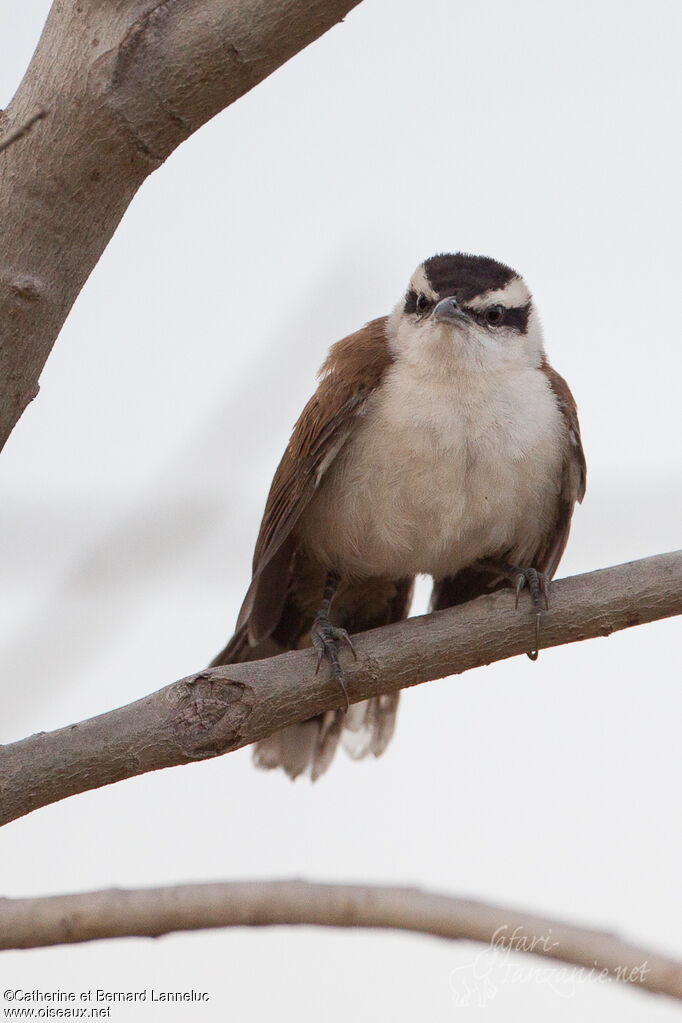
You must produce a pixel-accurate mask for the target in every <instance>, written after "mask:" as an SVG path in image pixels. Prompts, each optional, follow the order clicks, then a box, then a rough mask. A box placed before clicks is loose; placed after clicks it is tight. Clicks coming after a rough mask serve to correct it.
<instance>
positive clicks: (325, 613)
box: [310, 572, 358, 710]
mask: <svg viewBox="0 0 682 1023" xmlns="http://www.w3.org/2000/svg"><path fill="white" fill-rule="evenodd" d="M338 585H339V577H338V576H337V575H335V574H334V573H333V572H327V578H326V580H325V584H324V593H323V594H322V603H321V605H320V610H319V611H318V612H317V614H316V615H315V621H314V622H313V626H312V629H311V630H310V636H311V639H312V641H313V646H314V647H315V649H316V650H317V667H316V669H315V674H316V675H317V673H318V671H319V670H320V665H321V664H322V658H323V657H324V658H326V659H327V660H328V661H329V666H330V668H331V671H332V675H333V676H334V678H335V679H336V681H337V682H338V683H339V685H340V686H341V691H342V693H343V698H344V700H345V703H346V710H348V707H349V706H350V704H349V701H348V693H347V691H346V678H345V675H344V674H343V668H342V667H341V662H340V661H339V643H345V644H346V646H348V647H350V649H351V651H352V653H353V657H354V658H355V660H356V661H357V659H358V655H357V654H356V652H355V647H354V646H353V643H352V641H351V638H350V636H349V635H348V633H347V632H346V630H345V629H337V628H336V626H334V625H332V623H331V622H330V620H329V612H330V610H331V606H332V601H333V599H334V594H335V593H336V591H337V589H338Z"/></svg>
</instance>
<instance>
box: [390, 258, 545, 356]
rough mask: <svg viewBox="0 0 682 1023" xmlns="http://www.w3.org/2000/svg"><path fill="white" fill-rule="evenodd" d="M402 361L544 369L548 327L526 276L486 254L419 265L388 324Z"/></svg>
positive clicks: (428, 261)
mask: <svg viewBox="0 0 682 1023" xmlns="http://www.w3.org/2000/svg"><path fill="white" fill-rule="evenodd" d="M388 335H389V343H390V345H391V348H392V349H393V351H394V354H395V355H396V357H399V358H408V359H409V360H410V361H414V362H417V363H420V364H422V365H423V366H429V365H431V366H433V368H434V369H435V368H436V366H439V367H440V368H441V369H443V370H445V371H447V370H448V369H451V370H453V371H458V370H462V369H465V368H466V367H468V366H470V367H471V368H479V369H486V368H488V367H489V368H493V367H494V366H499V367H500V368H503V367H504V366H510V365H517V366H523V365H527V366H539V365H540V363H541V361H542V359H543V357H544V349H543V343H542V328H541V326H540V321H539V318H538V316H537V313H536V312H535V309H534V307H533V299H532V296H531V293H530V291H529V289H528V287H527V286H526V284H525V282H524V280H523V278H522V277H520V276H519V275H518V274H517V273H516V272H515V271H514V270H512V269H510V267H508V266H505V265H504V264H503V263H498V262H497V261H496V260H494V259H490V258H489V257H487V256H470V255H467V254H465V253H456V254H455V255H451V254H447V255H438V256H432V257H431V258H430V259H427V260H425V261H424V262H423V263H421V264H420V265H419V266H418V267H417V269H416V270H415V272H414V273H413V274H412V278H411V280H410V283H409V285H408V287H407V291H406V293H405V295H404V297H403V298H402V299H401V300H400V302H399V303H398V304H397V305H396V307H395V309H394V310H393V313H392V314H391V316H390V318H389V329H388Z"/></svg>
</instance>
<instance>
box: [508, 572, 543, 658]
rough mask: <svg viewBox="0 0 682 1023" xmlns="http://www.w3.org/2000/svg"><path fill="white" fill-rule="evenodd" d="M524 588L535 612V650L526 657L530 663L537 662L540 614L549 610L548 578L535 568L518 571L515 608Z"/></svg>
mask: <svg viewBox="0 0 682 1023" xmlns="http://www.w3.org/2000/svg"><path fill="white" fill-rule="evenodd" d="M524 586H527V587H528V590H529V592H530V596H531V600H532V602H533V609H534V610H535V649H534V650H531V651H529V652H528V657H529V658H530V659H531V661H537V659H538V654H539V652H540V623H541V621H542V612H543V610H544V611H548V610H549V578H548V577H547V575H546V573H545V572H538V570H537V569H536V568H526V569H520V570H519V571H518V573H517V575H516V607H517V608H518V606H519V594H520V592H521V590H522V589H523V588H524ZM543 603H544V608H543Z"/></svg>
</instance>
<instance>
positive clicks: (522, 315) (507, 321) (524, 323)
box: [464, 302, 530, 334]
mask: <svg viewBox="0 0 682 1023" xmlns="http://www.w3.org/2000/svg"><path fill="white" fill-rule="evenodd" d="M464 311H465V312H467V313H469V316H472V317H473V318H474V319H475V320H477V321H478V323H485V322H486V320H485V309H470V308H469V309H468V308H466V306H465V307H464ZM529 316H530V302H527V303H526V305H524V306H516V307H515V308H513V309H505V311H504V316H503V317H502V319H501V320H500V321H499V323H498V324H497V325H498V326H500V327H511V328H512V329H513V330H518V332H519V334H526V333H527V332H528V318H529Z"/></svg>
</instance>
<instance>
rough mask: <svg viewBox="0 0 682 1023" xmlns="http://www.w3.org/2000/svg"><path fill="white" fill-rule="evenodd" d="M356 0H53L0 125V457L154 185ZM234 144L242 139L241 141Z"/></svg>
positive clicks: (344, 12) (330, 25) (340, 17)
mask: <svg viewBox="0 0 682 1023" xmlns="http://www.w3.org/2000/svg"><path fill="white" fill-rule="evenodd" d="M358 3H359V0H305V2H304V0H237V2H230V3H226V2H225V0H200V2H199V0H165V2H161V3H160V2H159V0H117V2H113V0H112V2H109V0H107V2H97V0H80V2H76V0H69V2H68V3H62V2H56V3H55V4H54V5H53V7H52V10H51V11H50V14H49V17H48V19H47V22H46V24H45V28H44V30H43V33H42V36H41V38H40V42H39V43H38V47H37V49H36V51H35V54H34V56H33V59H32V61H31V64H30V66H29V68H28V70H27V72H26V74H25V76H24V79H23V81H22V82H21V85H20V86H19V89H18V91H17V93H16V95H15V97H14V98H13V100H12V102H11V104H10V105H9V107H8V108H7V110H6V111H5V112H4V115H3V116H2V118H1V119H0V129H1V130H2V132H3V135H4V136H5V137H7V136H8V135H9V134H11V132H12V130H13V129H15V128H18V127H20V126H21V125H22V124H24V123H26V122H27V121H28V120H29V119H30V118H31V117H32V116H33V115H35V113H36V112H37V111H38V110H39V109H40V108H45V109H46V110H47V112H48V116H47V117H46V118H45V120H43V122H42V123H41V124H40V125H37V126H36V127H35V128H34V130H33V131H32V132H31V133H30V134H29V135H26V137H25V138H23V139H22V140H21V141H20V142H18V143H16V144H15V145H12V146H11V147H9V148H8V149H6V151H5V152H4V153H3V154H2V159H0V449H1V448H2V447H3V446H4V444H5V442H6V440H7V438H8V436H9V434H10V432H11V430H12V429H13V427H14V425H15V423H16V422H17V420H18V419H19V417H20V415H21V414H22V412H23V411H24V409H25V407H26V405H27V404H28V403H29V402H30V401H31V400H32V398H34V397H35V395H36V394H37V393H38V379H39V377H40V373H41V371H42V368H43V366H44V364H45V361H46V359H47V357H48V355H49V353H50V351H51V349H52V345H53V344H54V342H55V340H56V338H57V335H58V334H59V331H60V330H61V327H62V325H63V323H64V321H65V319H66V317H67V315H68V313H69V310H70V309H71V306H72V305H73V303H74V301H75V299H76V296H77V295H78V293H79V291H80V289H81V288H82V287H83V285H84V283H85V281H86V280H87V279H88V277H89V275H90V273H91V271H92V269H93V268H94V266H95V264H96V263H97V260H98V259H99V257H100V256H101V254H102V252H103V251H104V249H105V247H106V245H107V243H108V241H109V239H110V238H111V236H112V235H113V233H114V231H115V230H116V227H117V226H118V223H119V221H120V219H121V217H122V216H123V214H124V213H125V211H126V209H127V207H128V205H129V203H130V201H131V200H132V198H133V196H134V195H135V193H136V192H137V190H138V188H139V187H140V185H141V184H142V182H143V181H144V180H145V178H146V177H147V176H148V175H149V174H150V173H151V172H152V171H153V170H155V169H156V168H157V167H159V166H160V165H161V164H162V163H163V161H164V160H165V159H166V157H167V156H169V155H170V153H172V152H173V150H174V149H175V148H176V147H177V146H179V145H180V143H181V142H183V141H184V140H185V139H186V138H188V136H189V135H191V134H192V132H194V131H196V130H197V128H199V127H200V126H201V125H202V124H204V123H205V122H206V121H208V120H209V118H211V117H213V116H214V115H215V114H217V113H218V112H219V111H220V110H222V109H223V108H224V107H226V106H228V105H229V104H230V103H233V102H234V101H235V100H236V99H238V98H239V97H240V96H243V95H244V93H246V92H248V91H249V89H252V88H253V87H254V85H257V84H258V83H259V82H261V81H262V80H263V79H264V78H266V77H267V76H268V75H269V74H270V73H271V72H272V71H274V70H275V69H276V68H278V67H279V66H280V65H281V64H283V63H284V62H285V61H287V60H288V59H289V58H290V57H292V56H293V55H294V54H295V53H297V52H298V51H299V50H301V49H303V48H304V47H305V46H307V45H308V44H309V43H311V42H312V41H313V40H315V39H317V38H318V37H319V36H320V35H322V33H324V32H326V31H327V29H329V28H331V27H332V26H333V25H334V24H335V23H336V22H338V21H339V20H341V19H342V18H343V17H344V15H345V14H347V13H348V11H349V10H351V9H352V8H353V7H355V6H356V5H357V4H358ZM237 142H238V140H235V144H237Z"/></svg>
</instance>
